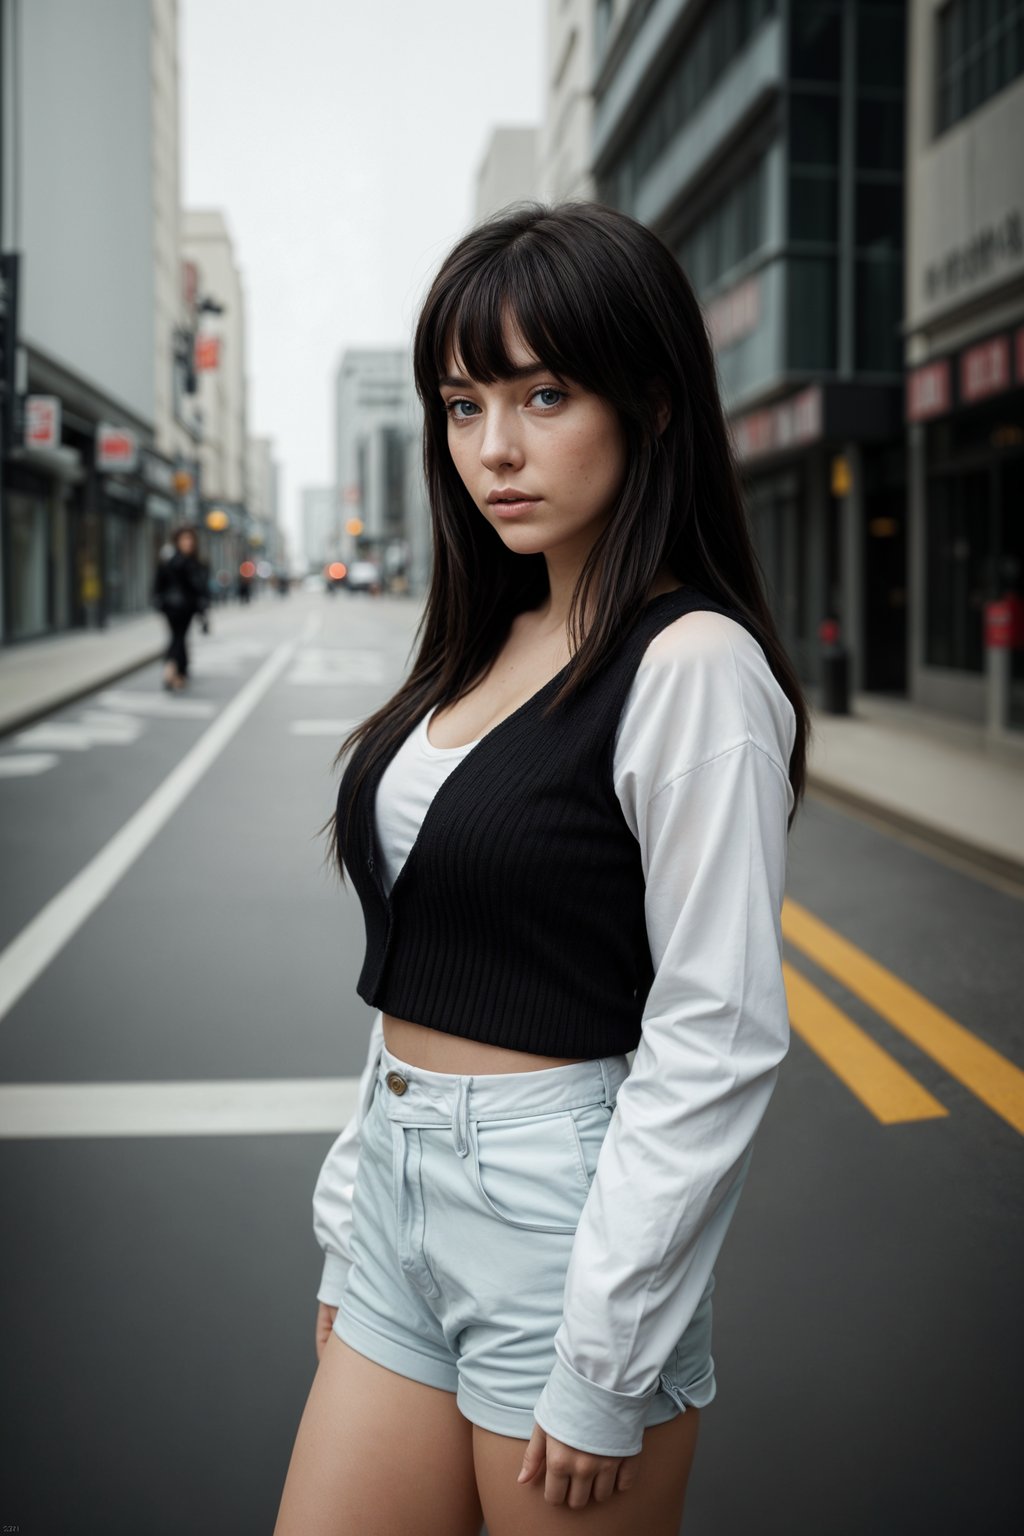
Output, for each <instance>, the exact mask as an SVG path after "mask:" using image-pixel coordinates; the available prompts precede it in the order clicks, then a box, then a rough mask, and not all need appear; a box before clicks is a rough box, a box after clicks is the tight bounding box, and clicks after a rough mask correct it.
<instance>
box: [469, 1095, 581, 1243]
mask: <svg viewBox="0 0 1024 1536" xmlns="http://www.w3.org/2000/svg"><path fill="white" fill-rule="evenodd" d="M579 1113H580V1111H578V1110H568V1109H566V1110H560V1111H558V1112H557V1113H556V1114H551V1115H524V1116H520V1117H516V1118H514V1119H508V1120H477V1121H472V1120H471V1121H470V1125H469V1137H470V1147H471V1154H472V1161H473V1168H474V1172H475V1175H476V1184H477V1188H478V1190H479V1192H480V1195H481V1198H482V1199H483V1201H484V1204H485V1205H486V1206H487V1207H488V1208H489V1209H490V1211H491V1212H492V1213H493V1214H494V1215H495V1216H497V1217H499V1218H500V1219H501V1220H502V1221H503V1222H505V1223H506V1224H507V1225H508V1226H510V1227H518V1228H520V1229H522V1230H523V1231H527V1232H560V1233H572V1232H575V1231H576V1228H577V1226H578V1225H579V1219H580V1213H581V1211H582V1210H583V1206H584V1204H585V1203H586V1198H587V1194H588V1193H589V1190H590V1181H591V1179H592V1178H593V1173H592V1172H591V1171H590V1169H591V1167H592V1166H594V1165H595V1164H596V1155H595V1154H594V1152H593V1147H592V1145H590V1143H591V1141H592V1135H591V1133H590V1131H589V1130H588V1132H587V1142H588V1146H589V1158H588V1152H587V1151H585V1150H584V1148H583V1146H582V1145H581V1137H580V1134H579V1132H578V1129H577V1124H576V1120H575V1116H576V1115H577V1114H579Z"/></svg>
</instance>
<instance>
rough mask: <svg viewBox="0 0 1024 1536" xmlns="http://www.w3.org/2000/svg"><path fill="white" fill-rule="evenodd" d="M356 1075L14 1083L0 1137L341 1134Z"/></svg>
mask: <svg viewBox="0 0 1024 1536" xmlns="http://www.w3.org/2000/svg"><path fill="white" fill-rule="evenodd" d="M358 1097H359V1078H358V1077H310V1078H286V1079H283V1080H282V1079H271V1078H266V1079H264V1078H257V1079H249V1080H235V1079H229V1080H224V1081H220V1080H218V1081H214V1082H194V1081H191V1082H190V1081H185V1082H165V1083H11V1084H7V1085H5V1086H4V1087H0V1140H8V1141H10V1140H19V1141H33V1140H44V1139H50V1138H53V1137H61V1136H253V1135H260V1136H268V1135H274V1136H282V1135H298V1136H304V1135H310V1134H312V1133H314V1132H320V1131H328V1132H333V1134H334V1135H335V1136H336V1135H337V1134H338V1132H339V1131H340V1130H341V1129H342V1127H343V1126H344V1125H345V1124H346V1123H347V1121H348V1120H350V1119H351V1117H352V1116H353V1115H354V1114H355V1111H356V1105H357V1102H358Z"/></svg>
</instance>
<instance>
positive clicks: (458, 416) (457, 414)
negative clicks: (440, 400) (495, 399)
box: [445, 400, 480, 421]
mask: <svg viewBox="0 0 1024 1536" xmlns="http://www.w3.org/2000/svg"><path fill="white" fill-rule="evenodd" d="M460 405H468V406H469V409H470V411H471V412H473V411H478V410H479V409H480V407H479V406H477V405H474V404H473V402H472V400H449V401H447V403H446V405H445V410H446V411H447V412H448V415H449V416H451V417H452V419H453V420H454V421H466V420H468V417H466V416H464V415H463V413H462V412H461V411H460V410H459V409H458V407H459V406H460Z"/></svg>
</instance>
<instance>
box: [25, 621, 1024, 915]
mask: <svg viewBox="0 0 1024 1536" xmlns="http://www.w3.org/2000/svg"><path fill="white" fill-rule="evenodd" d="M248 612H249V610H247V609H242V608H238V607H235V606H234V605H231V606H227V607H223V608H217V609H215V610H214V611H213V618H214V622H215V625H216V627H217V629H218V630H221V629H222V628H223V627H224V626H225V625H226V626H227V627H228V628H231V627H233V621H234V620H236V619H242V618H243V617H245V616H246V615H247V614H248ZM164 645H165V640H164V628H163V621H162V619H161V618H160V617H159V616H158V615H157V614H146V615H143V616H142V617H140V618H138V619H126V620H124V621H121V622H119V623H115V624H112V625H111V626H110V627H109V628H108V629H105V630H98V631H87V632H79V633H75V634H73V635H61V636H58V637H56V638H55V639H52V640H41V641H36V642H31V643H29V644H26V645H21V646H12V647H9V648H8V649H6V650H3V651H0V737H2V736H4V735H5V734H7V733H9V732H11V731H14V730H17V729H19V728H20V727H22V726H23V725H26V724H28V722H29V721H31V720H35V719H37V718H38V717H39V716H41V715H45V714H48V713H49V712H50V711H51V710H53V709H57V708H59V706H60V705H62V704H67V703H70V702H71V701H72V700H74V699H76V698H79V697H81V695H82V694H85V693H89V692H91V691H92V690H93V689H94V688H100V687H102V686H103V685H104V684H106V683H109V682H112V681H113V680H114V679H115V678H118V677H121V676H123V675H124V674H125V673H126V672H131V671H134V670H135V668H137V667H141V666H145V665H146V664H147V663H149V662H152V661H155V660H156V659H157V658H158V657H159V656H160V655H161V654H162V652H163V649H164ZM811 697H812V700H813V693H812V695H811ZM850 707H851V710H852V713H851V714H850V715H826V714H822V713H821V712H820V711H819V710H817V709H813V710H812V727H813V729H812V738H811V746H810V754H809V761H808V789H809V791H811V792H812V793H816V794H819V795H820V796H822V797H823V798H824V799H826V800H832V801H834V802H837V803H839V804H841V805H844V806H847V807H850V808H852V809H855V810H858V811H861V812H863V813H865V814H867V815H870V816H872V817H874V818H875V819H876V820H879V821H881V822H883V823H885V824H886V825H888V826H891V827H894V828H897V829H899V830H901V831H903V832H907V833H909V834H911V835H913V836H916V837H918V838H921V839H923V840H925V841H926V842H928V843H930V844H932V845H933V846H936V847H939V848H942V849H945V850H946V851H947V852H949V853H952V854H955V855H958V856H960V857H962V858H967V859H969V860H971V861H973V862H974V863H976V864H982V865H983V866H984V867H985V868H987V869H989V870H990V871H991V872H992V873H994V874H996V875H999V876H1001V877H1003V878H1004V879H1006V880H1008V881H1010V882H1011V883H1014V884H1017V885H1021V886H1024V739H1022V741H1021V745H1020V747H1019V748H1018V747H1017V746H1016V745H1015V744H1008V745H1005V746H1003V745H1000V746H999V747H993V746H992V745H991V744H989V743H987V742H986V740H985V737H984V733H983V731H982V730H981V729H980V727H975V726H970V725H965V724H963V723H962V722H959V721H955V720H950V719H948V718H946V717H945V716H943V715H936V714H932V713H929V712H928V711H926V710H922V709H919V708H917V707H916V706H914V705H912V704H907V703H906V701H905V700H901V699H890V698H884V697H879V696H877V695H874V694H856V695H854V696H853V698H852V699H851V701H850ZM0 745H2V742H0Z"/></svg>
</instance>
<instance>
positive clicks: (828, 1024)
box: [782, 963, 949, 1125]
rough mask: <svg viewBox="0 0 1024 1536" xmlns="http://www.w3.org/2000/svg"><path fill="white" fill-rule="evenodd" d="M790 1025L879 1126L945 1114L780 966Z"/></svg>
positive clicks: (815, 990) (815, 991)
mask: <svg viewBox="0 0 1024 1536" xmlns="http://www.w3.org/2000/svg"><path fill="white" fill-rule="evenodd" d="M782 972H783V976H784V977H785V981H786V1000H787V1003H788V1005H789V1022H790V1024H791V1025H792V1027H793V1029H794V1031H795V1033H796V1034H798V1035H799V1036H800V1038H801V1040H802V1041H803V1042H804V1044H805V1045H809V1046H810V1048H811V1050H812V1051H813V1052H814V1053H815V1055H816V1056H820V1057H821V1060H822V1061H823V1062H824V1063H825V1065H826V1066H827V1067H828V1068H829V1069H830V1071H832V1072H834V1073H835V1075H836V1077H838V1078H839V1079H840V1081H841V1082H843V1083H845V1084H846V1086H847V1088H849V1090H850V1092H851V1093H852V1094H853V1095H854V1096H855V1097H856V1098H858V1099H859V1100H860V1102H861V1103H862V1104H863V1105H864V1107H865V1108H866V1109H869V1110H870V1111H871V1113H872V1114H873V1115H874V1117H875V1119H876V1120H880V1121H881V1123H882V1124H883V1125H902V1124H904V1123H906V1122H907V1121H910V1120H938V1119H941V1118H942V1116H944V1115H948V1113H949V1111H948V1110H947V1109H946V1108H945V1106H944V1105H942V1104H940V1103H939V1101H938V1099H936V1098H933V1097H932V1095H931V1094H930V1093H929V1092H928V1090H927V1088H923V1087H922V1086H921V1084H920V1083H919V1082H918V1081H917V1079H916V1078H914V1077H911V1075H910V1073H909V1072H908V1071H907V1070H906V1069H905V1068H904V1067H902V1066H901V1065H900V1063H899V1062H898V1061H896V1060H895V1059H894V1058H893V1057H892V1056H890V1055H889V1052H888V1051H885V1050H883V1049H882V1047H881V1046H880V1045H879V1044H878V1043H877V1042H876V1041H874V1040H872V1038H871V1036H870V1035H869V1034H867V1033H866V1031H865V1030H863V1029H861V1027H860V1025H859V1024H855V1023H854V1022H853V1020H852V1019H851V1018H848V1017H847V1015H846V1014H845V1013H843V1011H842V1009H841V1008H837V1007H836V1005H835V1003H833V1002H832V1000H831V998H829V997H826V995H825V993H824V992H822V991H821V989H820V987H816V986H815V985H814V983H813V982H812V981H809V980H808V979H807V977H806V976H804V975H802V974H801V973H800V972H799V971H797V970H795V969H794V968H793V966H791V965H788V964H785V963H784V964H783V967H782Z"/></svg>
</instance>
